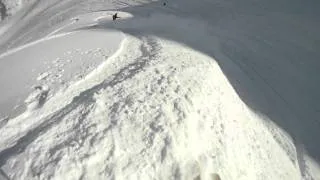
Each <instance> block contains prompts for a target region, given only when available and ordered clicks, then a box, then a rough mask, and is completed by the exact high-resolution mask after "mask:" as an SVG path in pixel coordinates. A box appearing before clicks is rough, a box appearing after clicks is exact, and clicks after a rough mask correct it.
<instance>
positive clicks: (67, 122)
mask: <svg viewBox="0 0 320 180" xmlns="http://www.w3.org/2000/svg"><path fill="white" fill-rule="evenodd" d="M114 12H115V11H101V12H94V13H83V14H81V15H77V16H73V17H72V18H70V19H65V21H63V22H61V23H59V25H57V26H54V29H52V28H50V31H49V32H47V35H46V36H45V37H43V38H42V39H40V40H37V41H33V42H31V43H29V44H26V45H23V46H19V47H17V48H15V49H12V50H9V51H7V52H5V53H3V54H1V55H0V84H2V85H3V87H2V88H1V95H2V96H1V97H0V113H2V118H4V119H3V120H1V121H0V137H1V138H0V179H1V178H4V179H192V180H194V179H219V178H218V177H220V178H221V179H222V180H225V179H237V180H239V179H302V178H303V179H319V178H320V172H319V170H320V168H319V165H318V162H316V161H315V160H313V158H312V157H309V156H308V154H307V153H306V152H305V150H304V148H303V144H298V143H297V142H296V140H294V139H292V138H291V137H290V135H289V134H287V133H286V132H285V131H284V130H283V129H281V128H280V127H278V126H277V125H276V124H275V123H272V120H270V119H269V118H268V117H267V116H264V115H262V114H259V113H257V112H255V111H253V110H252V109H251V108H250V107H248V106H247V105H246V104H245V103H244V102H243V101H242V99H241V98H240V97H239V95H238V94H237V92H236V91H235V90H234V88H233V86H232V84H231V83H230V81H229V80H228V79H227V77H226V76H225V74H224V73H223V71H222V70H221V67H220V65H219V64H218V62H217V61H216V60H215V59H214V58H213V57H211V56H210V55H208V54H205V53H203V52H200V51H199V50H196V49H193V48H191V47H189V46H188V42H192V43H196V44H197V43H198V44H199V47H200V46H202V47H203V48H204V49H207V50H211V47H206V45H208V44H210V43H208V42H213V44H214V43H215V41H216V39H215V37H214V35H213V34H211V33H212V31H210V30H208V28H209V26H208V25H207V24H205V23H203V22H201V21H200V22H199V21H197V20H196V19H190V18H183V17H179V16H176V15H173V14H164V13H161V12H153V13H150V14H148V13H149V11H146V12H148V13H147V15H146V16H143V17H141V16H134V14H130V13H128V12H118V13H119V16H120V17H121V19H120V20H118V21H115V22H113V21H111V20H110V16H111V15H112V14H113V13H114ZM155 32H156V33H155ZM195 32H197V33H198V34H199V35H198V36H194V33H195ZM155 34H157V35H158V36H156V35H155ZM164 37H166V38H164ZM170 37H176V38H177V39H180V38H181V39H183V40H184V43H182V42H176V41H173V40H171V39H170ZM195 37H196V38H199V37H200V39H196V38H195ZM172 39H174V38H172ZM198 41H199V42H198ZM200 41H201V42H200ZM218 46H219V45H217V46H216V47H218ZM212 51H214V52H216V51H217V50H212ZM21 59H23V60H21ZM21 61H24V62H25V63H23V66H21ZM224 64H227V65H228V66H229V67H232V68H235V69H236V70H237V65H236V64H235V63H233V62H231V61H225V62H224ZM237 73H239V78H242V79H249V78H250V77H247V75H246V74H245V73H243V72H241V71H237ZM15 106H16V109H15V110H13V112H12V109H14V107H15ZM7 116H8V117H7Z"/></svg>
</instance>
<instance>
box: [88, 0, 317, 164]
mask: <svg viewBox="0 0 320 180" xmlns="http://www.w3.org/2000/svg"><path fill="white" fill-rule="evenodd" d="M317 9H320V3H319V2H316V1H313V0H309V1H306V2H304V1H302V0H293V1H288V0H282V1H275V0H271V1H263V2H261V1H259V2H258V1H251V0H246V1H241V2H240V1H236V0H232V1H215V2H209V1H202V2H198V1H181V2H180V1H179V0H177V1H170V2H167V5H166V6H163V4H162V2H155V3H151V4H147V5H144V6H140V7H136V6H135V7H128V8H124V9H120V10H119V11H125V12H130V13H132V14H134V16H135V17H134V18H132V19H119V20H117V21H114V22H110V21H106V22H105V23H103V22H102V23H101V24H100V25H99V26H95V27H91V28H105V27H107V28H114V29H119V30H121V31H124V32H125V33H128V34H132V35H136V34H137V33H141V34H149V35H154V36H158V37H161V38H166V39H169V40H172V41H176V42H179V43H183V44H185V45H187V46H189V47H191V48H193V49H195V50H198V51H200V52H203V53H205V54H207V55H209V56H211V57H213V58H214V59H216V60H217V62H218V63H219V65H220V67H221V69H222V70H223V72H224V74H225V75H226V77H227V78H228V80H229V81H230V83H231V84H232V86H233V87H234V89H235V90H236V92H237V93H238V95H239V96H240V97H241V99H242V100H243V101H244V102H245V103H246V104H247V105H248V106H249V107H250V108H251V109H253V110H254V111H255V112H257V113H258V114H261V115H263V116H266V117H268V119H270V120H272V121H273V122H274V123H276V124H277V125H278V126H280V127H281V128H282V129H284V130H285V131H286V132H288V133H289V134H290V135H291V137H292V138H293V140H294V141H295V143H296V145H297V144H298V145H299V147H300V145H301V144H303V146H304V149H305V150H306V151H307V152H308V154H309V155H310V156H311V157H313V158H314V159H315V160H316V161H317V162H320V143H318V142H317V138H318V137H319V136H320V104H319V103H318V102H319V101H320V93H319V92H320V85H319V82H320V81H319V75H320V71H319V69H320V61H319V60H320V35H319V33H318V32H320V22H319V21H318V19H320V12H318V11H317ZM154 14H156V15H154ZM120 16H121V13H120ZM154 16H155V17H156V18H149V17H154ZM148 18H149V20H148ZM150 19H152V20H151V21H153V22H152V23H153V26H154V27H153V28H150V27H151V26H149V25H148V23H151V22H149V21H150ZM137 27H139V28H137ZM141 27H145V29H143V30H140V31H139V32H137V29H141ZM203 33H205V34H203ZM299 149H300V148H299Z"/></svg>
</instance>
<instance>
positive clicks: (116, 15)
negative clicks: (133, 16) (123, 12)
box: [112, 13, 120, 21]
mask: <svg viewBox="0 0 320 180" xmlns="http://www.w3.org/2000/svg"><path fill="white" fill-rule="evenodd" d="M117 18H120V17H118V13H115V14H114V15H113V16H112V20H113V21H115V20H116V19H117Z"/></svg>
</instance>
